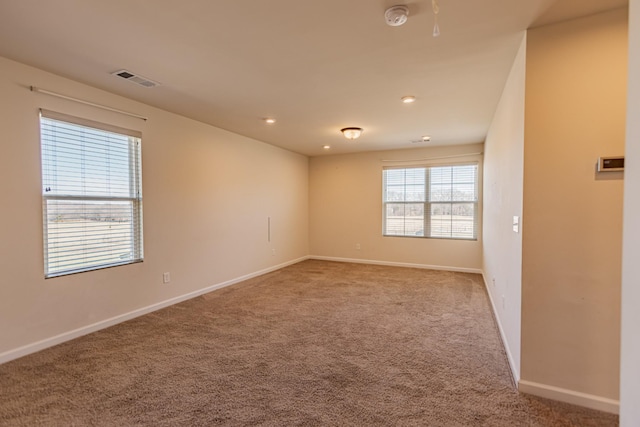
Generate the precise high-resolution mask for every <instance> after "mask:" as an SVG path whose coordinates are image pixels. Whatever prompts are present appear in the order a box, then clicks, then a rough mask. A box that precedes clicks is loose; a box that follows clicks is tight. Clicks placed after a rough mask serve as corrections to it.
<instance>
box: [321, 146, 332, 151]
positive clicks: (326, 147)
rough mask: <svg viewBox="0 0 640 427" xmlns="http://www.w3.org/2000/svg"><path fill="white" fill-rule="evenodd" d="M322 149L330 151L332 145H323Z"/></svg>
mask: <svg viewBox="0 0 640 427" xmlns="http://www.w3.org/2000/svg"><path fill="white" fill-rule="evenodd" d="M322 148H324V149H325V150H328V149H330V148H331V146H330V145H323V146H322Z"/></svg>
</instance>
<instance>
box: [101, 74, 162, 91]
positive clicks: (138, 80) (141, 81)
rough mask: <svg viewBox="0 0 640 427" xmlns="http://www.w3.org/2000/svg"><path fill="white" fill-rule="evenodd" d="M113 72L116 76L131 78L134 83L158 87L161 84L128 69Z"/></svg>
mask: <svg viewBox="0 0 640 427" xmlns="http://www.w3.org/2000/svg"><path fill="white" fill-rule="evenodd" d="M111 74H113V75H114V76H118V77H122V78H123V79H125V80H129V81H130V82H132V83H135V84H139V85H140V86H144V87H156V86H159V85H160V83H158V82H154V81H153V80H150V79H148V78H146V77H142V76H141V75H138V74H133V73H132V72H130V71H127V70H120V71H115V72H113V73H111Z"/></svg>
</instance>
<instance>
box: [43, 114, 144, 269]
mask: <svg viewBox="0 0 640 427" xmlns="http://www.w3.org/2000/svg"><path fill="white" fill-rule="evenodd" d="M41 142H42V184H43V209H44V215H43V220H44V231H45V233H44V234H45V247H44V251H45V268H46V274H47V275H49V276H51V275H56V274H59V273H61V272H75V271H78V270H86V269H91V268H96V267H104V266H109V265H114V264H120V263H127V262H133V261H135V260H138V259H140V258H141V256H142V248H141V239H140V232H141V208H142V207H141V185H140V153H139V146H140V140H139V139H138V138H135V137H131V136H128V135H122V134H118V133H113V132H108V131H104V130H101V129H94V128H91V127H87V126H81V125H78V124H75V123H67V122H64V121H60V120H54V119H50V118H46V117H42V118H41Z"/></svg>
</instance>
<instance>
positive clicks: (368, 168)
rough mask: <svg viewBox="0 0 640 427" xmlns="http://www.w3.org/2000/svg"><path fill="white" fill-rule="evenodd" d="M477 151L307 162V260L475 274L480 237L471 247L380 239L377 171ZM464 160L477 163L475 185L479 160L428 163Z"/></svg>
mask: <svg viewBox="0 0 640 427" xmlns="http://www.w3.org/2000/svg"><path fill="white" fill-rule="evenodd" d="M345 143H346V142H345ZM356 143H357V142H356ZM481 151H482V144H472V145H459V146H449V147H437V146H435V147H429V148H417V149H407V150H391V151H378V152H368V153H357V154H345V155H332V156H322V157H313V158H311V159H310V162H309V189H310V195H309V212H310V219H309V221H310V232H309V241H310V249H311V255H312V256H315V257H323V258H338V259H342V260H360V261H375V262H382V263H387V264H413V265H419V266H430V267H436V268H438V267H440V268H449V269H459V270H471V271H479V270H480V268H481V264H482V246H481V245H482V244H481V241H482V236H481V234H482V233H480V232H479V233H478V234H479V237H478V240H477V241H465V240H446V239H422V238H408V237H383V236H382V168H383V166H386V165H398V164H401V165H411V164H424V162H421V161H420V160H419V159H424V158H433V157H441V156H449V155H460V154H467V153H480V152H481ZM383 160H395V161H396V162H383ZM411 160H416V161H414V162H412V161H411ZM469 160H473V161H479V163H480V167H479V172H478V173H479V175H480V180H481V177H482V157H481V156H479V155H470V156H465V157H456V158H453V159H443V160H432V161H430V163H431V164H442V163H443V162H444V163H447V162H462V161H469ZM480 186H482V183H480ZM480 188H482V187H480ZM480 220H481V218H480ZM356 244H360V249H356Z"/></svg>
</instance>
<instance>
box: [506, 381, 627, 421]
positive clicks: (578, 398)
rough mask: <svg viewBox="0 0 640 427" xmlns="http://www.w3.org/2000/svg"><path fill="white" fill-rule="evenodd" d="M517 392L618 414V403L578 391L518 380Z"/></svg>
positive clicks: (617, 401)
mask: <svg viewBox="0 0 640 427" xmlns="http://www.w3.org/2000/svg"><path fill="white" fill-rule="evenodd" d="M518 390H519V391H520V392H522V393H528V394H533V395H534V396H539V397H544V398H546V399H553V400H559V401H561V402H566V403H571V404H573V405H579V406H584V407H586V408H591V409H596V410H598V411H604V412H609V413H612V414H618V413H619V412H620V401H619V400H614V399H608V398H606V397H600V396H595V395H593V394H587V393H580V392H579V391H573V390H567V389H564V388H560V387H554V386H551V385H546V384H538V383H534V382H531V381H525V380H520V381H519V382H518Z"/></svg>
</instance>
